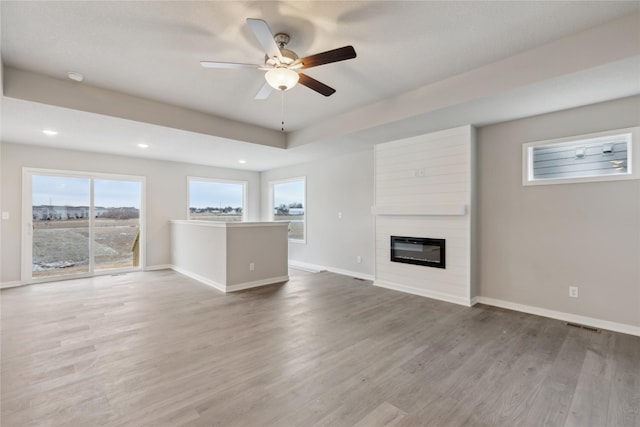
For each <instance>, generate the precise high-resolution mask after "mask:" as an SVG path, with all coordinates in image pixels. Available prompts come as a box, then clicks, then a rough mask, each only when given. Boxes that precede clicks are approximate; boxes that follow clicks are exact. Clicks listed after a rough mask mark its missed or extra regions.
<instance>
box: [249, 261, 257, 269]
mask: <svg viewBox="0 0 640 427" xmlns="http://www.w3.org/2000/svg"><path fill="white" fill-rule="evenodd" d="M255 269H256V265H255V264H254V263H252V262H250V263H249V271H254V270H255Z"/></svg>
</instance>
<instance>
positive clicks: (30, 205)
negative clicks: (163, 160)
mask: <svg viewBox="0 0 640 427" xmlns="http://www.w3.org/2000/svg"><path fill="white" fill-rule="evenodd" d="M143 200H144V178H143V177H135V176H122V175H106V174H88V173H84V172H72V171H54V170H44V169H30V168H25V169H24V172H23V212H24V223H25V227H24V230H25V231H24V232H23V265H22V277H23V280H32V279H47V278H50V277H53V276H56V277H58V278H59V277H60V276H78V275H84V276H90V275H94V274H97V273H103V272H105V271H116V270H123V271H125V270H136V269H139V268H140V267H141V265H142V259H143V254H144V250H143V249H144V248H143V247H144V239H143V238H142V237H141V234H142V233H143V229H144V221H143V220H144V216H143V215H142V214H141V212H142V204H143Z"/></svg>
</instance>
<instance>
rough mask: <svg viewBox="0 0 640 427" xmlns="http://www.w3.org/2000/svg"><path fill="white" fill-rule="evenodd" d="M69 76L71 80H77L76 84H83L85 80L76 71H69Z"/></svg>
mask: <svg viewBox="0 0 640 427" xmlns="http://www.w3.org/2000/svg"><path fill="white" fill-rule="evenodd" d="M67 76H69V78H70V79H71V80H75V81H76V82H81V81H82V80H84V76H83V75H82V74H80V73H76V72H75V71H69V72H68V73H67Z"/></svg>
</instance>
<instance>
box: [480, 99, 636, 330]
mask: <svg viewBox="0 0 640 427" xmlns="http://www.w3.org/2000/svg"><path fill="white" fill-rule="evenodd" d="M638 125H640V97H637V96H636V97H631V98H624V99H621V100H616V101H611V102H606V103H601V104H595V105H591V106H587V107H582V108H576V109H572V110H567V111H562V112H557V113H552V114H545V115H541V116H536V117H531V118H527V119H522V120H516V121H511V122H506V123H501V124H496V125H492V126H487V127H484V128H481V129H479V133H478V146H477V150H478V178H479V182H478V184H479V185H478V191H479V192H478V212H479V223H478V233H479V235H478V237H479V246H478V254H479V275H480V277H479V278H480V283H479V285H480V288H479V294H480V295H481V296H482V297H489V298H495V299H499V300H503V301H509V302H513V303H518V304H524V305H528V306H533V307H539V308H545V309H548V310H556V311H561V312H566V313H571V314H576V315H582V316H588V317H592V318H597V319H603V320H608V321H612V322H619V323H624V324H628V325H636V326H640V180H629V181H613V182H598V183H580V184H560V185H542V186H532V187H523V186H522V179H521V171H522V165H521V149H522V147H521V146H522V144H523V143H525V142H532V141H538V140H546V139H553V138H560V137H566V136H572V135H580V134H586V133H593V132H598V131H606V130H611V129H616V128H625V127H632V126H638ZM635 144H636V147H640V145H639V144H640V141H635ZM634 167H640V165H634ZM569 286H578V287H579V298H578V299H574V298H569V296H568V295H569Z"/></svg>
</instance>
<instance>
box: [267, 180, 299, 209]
mask: <svg viewBox="0 0 640 427" xmlns="http://www.w3.org/2000/svg"><path fill="white" fill-rule="evenodd" d="M291 203H302V204H303V205H304V181H291V182H283V183H278V184H275V185H274V188H273V205H274V206H280V205H282V204H285V205H287V206H288V205H290V204H291Z"/></svg>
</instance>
